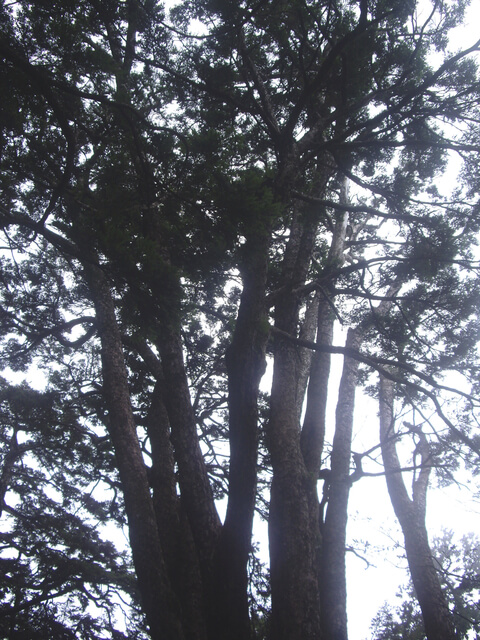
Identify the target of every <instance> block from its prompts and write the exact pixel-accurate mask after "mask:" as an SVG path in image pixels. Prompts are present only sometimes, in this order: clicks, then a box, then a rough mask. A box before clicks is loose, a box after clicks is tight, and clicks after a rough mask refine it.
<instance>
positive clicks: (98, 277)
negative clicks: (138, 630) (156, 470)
mask: <svg viewBox="0 0 480 640" xmlns="http://www.w3.org/2000/svg"><path fill="white" fill-rule="evenodd" d="M85 274H86V277H87V281H88V283H89V286H90V291H91V294H92V298H93V302H94V305H95V310H96V316H97V323H98V333H99V336H100V341H101V347H102V351H101V355H102V374H103V391H104V394H105V400H106V403H107V408H108V412H109V433H110V437H111V439H112V443H113V447H114V450H115V457H116V460H117V464H118V469H119V472H120V479H121V482H122V489H123V495H124V500H125V511H126V514H127V519H128V527H129V536H130V545H131V549H132V556H133V562H134V565H135V570H136V574H137V579H138V587H139V591H140V595H141V598H142V602H143V607H144V611H145V614H146V617H147V622H148V625H149V627H150V631H151V635H152V638H154V639H155V640H161V639H163V638H166V637H168V638H172V640H173V639H178V640H180V639H183V638H184V634H183V630H182V626H181V623H180V612H179V605H178V601H177V599H176V598H175V596H174V594H173V591H172V589H171V586H170V584H169V581H168V578H167V572H166V567H165V562H164V558H163V553H162V548H161V544H160V538H159V533H158V528H157V522H156V517H155V510H154V507H153V502H152V498H151V495H150V487H149V483H148V478H147V471H146V467H145V463H144V461H143V456H142V451H141V448H140V444H139V441H138V437H137V432H136V426H135V421H134V417H133V411H132V406H131V403H130V393H129V389H128V380H127V370H126V366H125V361H124V356H123V348H122V341H121V335H120V331H119V328H118V324H117V320H116V317H115V307H114V303H113V299H112V295H111V291H110V287H109V285H108V282H107V280H106V278H105V276H104V274H103V272H102V271H101V269H100V268H99V267H96V266H92V265H91V264H90V263H89V264H87V265H85Z"/></svg>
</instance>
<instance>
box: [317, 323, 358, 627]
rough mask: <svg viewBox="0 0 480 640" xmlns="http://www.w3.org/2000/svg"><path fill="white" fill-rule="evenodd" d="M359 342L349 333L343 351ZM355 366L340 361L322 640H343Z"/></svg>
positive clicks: (347, 360)
mask: <svg viewBox="0 0 480 640" xmlns="http://www.w3.org/2000/svg"><path fill="white" fill-rule="evenodd" d="M360 342H361V332H360V331H359V330H356V329H349V331H348V334H347V340H346V347H347V348H350V349H358V347H359V345H360ZM358 365H359V363H358V361H357V360H354V359H352V358H349V357H345V358H344V361H343V373H342V378H341V381H340V388H339V392H338V402H337V410H336V426H335V435H334V438H333V447H332V458H331V471H330V477H329V480H328V482H329V490H328V491H329V492H328V508H327V513H326V517H325V524H324V526H323V530H322V533H323V539H322V563H321V585H322V591H321V595H322V628H323V630H324V634H325V638H326V640H347V584H346V567H345V545H346V530H347V520H348V497H349V493H350V486H351V482H350V461H351V456H352V432H353V415H354V405H355V389H356V386H357V375H358Z"/></svg>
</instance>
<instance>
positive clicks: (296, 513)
mask: <svg viewBox="0 0 480 640" xmlns="http://www.w3.org/2000/svg"><path fill="white" fill-rule="evenodd" d="M315 229H316V224H315V223H314V220H312V219H308V218H307V219H305V218H303V217H302V216H300V215H298V214H297V217H296V219H295V220H294V221H293V224H292V231H291V235H290V241H289V244H288V246H287V250H286V254H285V260H284V269H283V277H282V282H285V283H286V288H285V291H284V293H282V296H281V299H279V300H278V302H277V305H276V309H275V325H276V327H277V328H279V329H281V330H283V331H286V332H288V333H289V334H291V335H292V334H294V333H295V332H296V326H297V321H298V304H299V301H298V299H297V297H296V295H295V293H294V288H295V287H296V286H298V284H300V283H302V282H303V281H304V278H305V275H306V272H307V268H308V265H309V262H310V256H311V251H312V247H313V242H314V238H315ZM274 353H275V362H274V372H273V381H272V394H271V413H270V420H269V424H268V429H267V439H268V447H269V450H270V453H271V457H272V467H273V480H272V488H271V501H270V517H269V543H270V571H271V588H272V616H271V619H272V628H271V637H272V638H275V639H276V640H287V639H288V640H294V639H297V638H298V639H299V640H300V638H301V639H302V640H310V639H312V640H313V639H314V638H315V640H318V638H319V637H320V632H321V631H320V599H319V586H318V577H317V567H318V553H319V544H320V532H319V527H318V497H317V493H316V477H314V474H309V472H308V470H307V468H306V467H305V463H304V460H303V456H302V451H301V446H300V425H299V421H298V420H299V418H298V412H297V400H298V398H297V390H298V389H297V378H296V363H297V347H296V346H295V345H293V344H292V343H291V341H288V340H286V339H285V338H283V337H281V336H279V335H278V334H276V336H275V342H274Z"/></svg>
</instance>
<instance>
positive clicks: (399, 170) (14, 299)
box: [0, 0, 478, 640]
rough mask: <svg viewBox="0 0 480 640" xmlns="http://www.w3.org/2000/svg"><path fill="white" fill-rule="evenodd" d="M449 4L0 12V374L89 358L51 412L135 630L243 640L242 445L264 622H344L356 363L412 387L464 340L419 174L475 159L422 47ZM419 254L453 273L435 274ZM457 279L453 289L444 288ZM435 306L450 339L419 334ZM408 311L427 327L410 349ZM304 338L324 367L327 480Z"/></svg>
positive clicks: (440, 42) (452, 259) (469, 223)
mask: <svg viewBox="0 0 480 640" xmlns="http://www.w3.org/2000/svg"><path fill="white" fill-rule="evenodd" d="M463 9H464V7H463V4H458V3H456V4H455V5H454V6H453V5H452V6H450V4H449V3H440V4H435V5H434V6H432V12H431V13H430V14H428V15H426V17H425V18H424V19H422V18H421V15H423V14H421V13H419V12H417V10H416V5H415V3H412V4H408V5H405V3H400V2H396V3H393V4H392V3H388V4H386V3H384V2H382V1H380V0H378V1H375V2H370V3H366V2H363V1H362V2H359V3H355V2H343V1H339V2H321V3H316V4H314V5H312V4H311V3H309V2H304V1H302V0H299V1H298V2H293V3H291V2H289V3H284V2H281V1H278V2H274V3H250V2H242V3H240V4H239V3H234V4H233V3H231V2H228V1H221V2H207V1H205V2H204V1H203V0H202V1H200V0H198V2H194V3H191V2H189V3H185V4H184V5H179V6H177V7H176V8H175V9H174V10H173V12H172V17H171V19H169V18H168V17H167V16H166V15H165V12H164V10H163V8H162V6H161V5H160V4H158V3H157V2H155V1H153V0H146V1H144V2H141V1H140V0H128V1H127V2H118V1H117V0H109V1H108V2H98V1H97V0H82V2H75V3H73V2H68V3H64V2H62V3H59V2H49V3H45V2H43V1H40V0H36V1H32V2H27V1H21V2H18V3H14V4H9V3H6V2H4V3H2V6H1V34H2V38H1V41H0V53H1V55H2V57H3V60H4V65H3V67H2V70H1V72H0V73H1V74H2V75H1V78H2V81H3V82H4V83H8V86H9V92H8V96H9V98H8V100H7V101H6V102H5V103H4V104H2V115H3V120H4V127H3V131H2V143H3V149H4V152H3V155H2V160H1V163H2V164H1V169H2V174H1V175H2V178H1V180H2V182H1V188H2V191H1V201H0V216H1V223H2V229H3V234H4V241H5V247H7V248H8V253H6V254H5V256H4V261H3V262H4V264H3V271H2V279H1V282H0V286H1V295H2V347H4V354H5V356H4V357H5V360H4V362H5V365H6V366H10V367H15V368H16V369H17V370H21V371H25V370H27V368H28V366H29V365H30V364H31V363H34V364H36V365H37V366H41V367H44V369H45V370H46V371H47V372H51V369H52V368H53V366H55V367H58V370H59V371H60V372H63V371H66V370H67V369H68V366H69V364H68V362H67V361H68V358H70V359H71V360H72V362H73V363H75V362H76V361H77V360H76V359H77V358H79V357H81V354H82V353H84V352H87V353H90V354H91V358H92V361H93V362H95V365H96V366H97V367H98V371H99V372H100V373H101V381H100V380H99V379H95V380H90V379H89V378H87V377H85V378H83V377H80V379H79V380H78V388H79V400H78V402H79V404H81V401H82V398H84V399H85V406H88V407H91V410H90V412H89V413H88V414H86V415H85V417H84V419H85V420H86V421H93V422H95V424H96V428H97V429H98V430H99V432H100V433H101V437H102V438H103V437H104V436H105V437H107V438H108V442H109V443H110V453H111V454H114V460H115V465H116V469H117V471H118V474H119V479H120V484H121V487H122V493H123V504H124V509H125V517H126V521H127V522H128V531H129V540H130V547H131V551H132V558H133V562H134V565H135V571H136V575H137V584H138V589H139V592H140V597H141V601H142V606H143V610H144V613H145V615H146V619H147V623H148V626H149V629H150V633H151V636H152V638H162V637H168V638H172V639H174V638H178V639H183V638H188V639H190V638H195V639H199V640H200V639H206V638H208V639H209V640H210V639H211V640H214V639H217V638H218V639H220V638H222V639H223V638H238V639H244V638H251V637H252V636H253V635H254V634H255V629H254V628H253V626H252V624H251V619H250V612H249V602H250V597H249V589H250V594H251V593H252V586H249V584H250V585H251V581H250V578H249V558H251V554H252V549H251V537H252V522H253V519H254V513H255V508H256V506H258V503H259V500H260V497H259V491H262V490H263V486H261V487H260V488H259V487H258V486H257V485H258V479H259V475H260V474H259V464H258V458H259V446H260V445H261V446H262V451H261V453H262V460H263V461H264V464H266V465H269V471H270V472H271V474H272V482H271V488H270V489H271V496H270V506H269V514H268V517H269V544H270V577H271V582H270V586H271V596H272V610H271V615H270V617H269V625H270V629H269V632H270V635H271V637H275V638H278V639H280V640H281V639H287V638H288V639H289V640H293V639H294V638H302V639H307V640H308V638H316V639H317V638H326V639H330V638H339V637H342V638H343V637H346V613H345V607H346V604H345V593H344V592H345V586H344V582H345V580H344V576H343V571H344V568H343V567H344V554H345V542H344V541H345V526H346V510H347V504H348V493H349V492H348V488H349V484H350V483H351V482H352V478H351V477H350V476H351V475H352V474H350V473H349V472H350V466H351V465H350V461H351V443H350V438H351V431H352V419H353V404H352V400H353V393H354V391H355V385H356V384H357V383H358V380H359V378H358V376H357V368H358V363H363V365H365V366H366V367H368V368H382V367H385V366H396V367H397V368H396V369H395V371H396V374H395V375H396V376H397V377H400V378H401V381H403V382H404V383H405V384H408V385H410V388H413V387H414V388H415V389H416V390H417V391H418V392H419V393H420V392H422V391H424V392H425V393H427V395H428V394H429V393H430V395H431V389H432V388H434V389H437V388H438V387H439V384H440V383H439V382H438V381H437V379H436V377H435V376H436V375H437V372H439V371H441V370H442V367H444V366H445V364H446V363H447V364H448V363H450V362H453V361H454V358H453V356H458V355H459V354H458V353H453V354H451V353H449V352H448V349H449V347H445V346H444V345H445V337H446V335H447V333H448V332H449V331H450V333H453V337H452V336H450V338H451V339H450V342H449V343H450V345H451V349H457V348H458V351H460V350H463V351H462V353H463V354H469V357H470V356H471V354H473V348H474V343H475V338H476V336H477V334H478V332H476V324H475V323H476V316H475V313H474V312H473V311H472V309H473V308H474V307H475V301H476V295H477V289H476V285H475V279H474V278H473V277H471V266H472V256H471V255H470V253H469V243H470V242H471V239H472V238H473V237H474V235H475V233H476V232H477V231H478V220H477V217H476V215H475V212H476V209H475V208H474V207H473V206H472V197H470V199H465V198H464V197H463V196H464V194H463V193H461V194H458V197H457V199H456V200H455V201H448V202H447V201H443V200H442V199H441V198H440V196H439V195H437V194H436V192H435V188H434V180H435V178H436V177H437V176H438V175H440V173H441V171H442V170H443V168H444V165H445V157H446V152H447V151H448V150H450V149H454V150H457V151H461V150H465V151H466V152H470V151H473V150H476V149H477V147H476V146H475V144H474V143H472V142H471V141H468V142H460V141H459V140H457V139H456V138H455V136H454V133H453V128H448V126H447V125H448V124H453V125H457V124H461V123H462V122H463V121H464V120H467V119H468V118H469V117H470V115H471V108H472V104H473V103H474V102H475V100H476V99H477V98H478V95H477V94H478V79H477V70H476V67H475V64H474V63H473V61H472V57H471V56H470V55H469V54H471V53H473V52H475V51H476V49H477V47H476V46H473V47H472V48H471V49H467V50H465V51H462V52H460V53H456V54H451V53H449V52H448V48H447V43H448V40H447V33H448V29H450V28H451V27H453V26H455V25H456V24H457V23H459V21H460V20H461V17H462V12H463ZM40 25H41V26H40ZM433 52H435V53H436V54H437V57H436V58H435V59H436V60H438V61H437V62H436V63H435V64H436V65H437V66H432V65H433V63H431V64H429V59H430V57H429V56H430V54H432V53H433ZM439 123H442V127H441V126H440V124H439ZM450 134H451V135H450ZM347 179H348V180H349V181H350V182H351V183H352V184H353V185H355V188H356V190H357V193H356V195H355V196H354V197H352V198H350V199H347V198H346V197H345V184H346V180H347ZM473 199H474V198H473ZM442 261H443V262H447V263H448V264H449V265H455V269H456V271H455V269H453V270H452V272H453V271H454V272H455V276H452V275H451V276H450V281H449V282H447V279H448V278H447V276H446V275H442V277H443V280H442V279H441V278H440V281H439V282H438V283H437V284H435V282H436V278H437V274H438V269H437V265H438V263H439V262H442ZM399 281H401V282H402V283H405V287H406V292H405V294H404V296H403V298H400V297H399V296H398V295H397V294H398V292H397V290H396V289H395V287H394V285H395V283H398V282H399ZM459 281H461V282H462V285H463V286H464V288H465V290H470V291H471V292H472V296H471V297H470V298H469V299H468V301H466V300H464V298H463V297H461V296H460V300H461V304H460V303H459V297H458V296H453V295H452V296H450V298H447V296H446V291H447V290H448V289H449V287H450V288H451V286H452V283H453V284H455V283H458V282H459ZM392 287H393V289H392ZM409 291H410V293H409ZM382 300H383V301H385V303H386V304H387V306H388V305H390V306H391V307H392V308H395V309H397V310H398V314H397V315H395V316H392V317H391V318H390V316H389V317H388V318H387V319H384V318H383V315H382V314H379V313H378V309H377V308H376V307H377V302H379V303H380V304H381V303H382ZM384 306H385V305H384ZM453 308H454V309H455V310H456V312H457V314H458V315H457V316H456V317H457V319H458V320H459V322H460V323H464V322H465V321H470V325H471V327H473V328H475V332H476V333H475V334H473V333H470V336H471V337H470V342H468V341H467V340H466V339H465V332H466V329H465V327H463V329H464V330H463V333H462V331H461V330H460V328H459V330H458V331H457V332H456V331H455V330H453V331H452V330H451V328H448V329H447V327H446V326H445V324H444V321H445V318H446V317H447V316H448V318H449V319H450V318H451V317H452V313H453V312H452V311H451V310H452V309H453ZM382 309H383V307H382ZM418 309H421V310H422V313H423V317H427V318H434V320H432V321H431V324H432V326H434V327H437V326H439V325H440V326H443V328H444V333H443V334H442V333H441V331H437V333H436V334H435V339H436V340H437V342H438V345H437V351H435V349H433V350H429V349H428V346H427V347H426V346H425V339H424V337H423V336H422V335H421V330H420V329H419V328H418V325H417V324H415V323H413V324H412V322H411V316H413V315H414V314H415V313H416V311H418ZM429 314H430V316H429ZM443 314H444V315H443ZM399 316H400V317H404V323H403V325H401V324H400V325H399V323H398V317H399ZM339 318H341V319H342V320H343V321H344V322H345V323H347V322H348V323H349V324H350V325H351V331H350V333H349V335H350V339H349V342H348V343H347V344H346V345H344V346H341V347H336V346H333V344H332V342H333V337H332V336H333V326H334V320H335V319H339ZM396 321H397V322H396ZM360 334H361V335H360ZM360 338H361V339H360ZM412 338H413V339H412ZM402 340H403V342H402ZM403 343H408V345H410V346H409V348H403ZM400 344H402V348H400V347H399V345H400ZM362 349H364V350H363V351H362ZM367 349H368V353H367V352H366V350H367ZM309 352H311V354H310V355H309ZM331 352H336V353H342V354H344V355H345V365H344V367H345V376H344V382H343V383H342V387H341V392H340V394H339V399H338V409H337V418H338V419H337V432H336V435H335V438H334V440H333V443H332V451H331V469H329V468H328V456H327V450H326V447H325V410H326V409H325V407H326V404H325V403H326V397H327V394H328V391H329V389H328V379H329V357H328V354H329V353H331ZM450 356H452V359H449V357H450ZM472 357H473V356H472ZM442 358H443V359H442ZM268 360H270V361H271V362H272V371H273V377H272V387H271V392H270V394H269V395H268V398H267V399H266V403H267V404H268V407H267V409H266V410H265V411H263V409H264V406H260V405H259V402H260V397H261V396H260V391H259V388H260V381H261V378H262V375H263V373H264V371H265V367H266V364H267V361H268ZM447 361H448V362H447ZM70 366H72V365H71V364H70ZM364 375H365V374H364ZM402 376H403V377H402ZM49 384H50V385H51V388H52V390H58V391H59V392H61V393H64V394H65V393H67V391H66V390H65V388H64V387H62V384H61V376H59V375H51V376H50V380H49ZM317 394H318V396H317ZM305 395H307V396H308V400H307V404H306V410H305V411H306V413H305V416H304V419H303V426H302V427H301V424H302V407H303V404H304V397H305ZM92 398H95V400H96V401H95V402H93V401H92ZM266 414H267V415H268V417H266ZM106 441H107V440H106ZM263 447H265V449H264V448H263ZM357 470H358V471H360V467H359V468H358V469H357ZM352 472H353V475H354V474H355V469H354V470H352ZM319 477H321V478H323V479H326V478H328V484H329V487H330V493H329V495H328V505H327V507H326V511H325V509H324V507H325V502H324V500H322V503H319V497H318V495H317V484H318V479H319ZM221 498H225V500H226V515H225V518H224V520H223V521H222V520H221V518H220V517H219V515H218V500H220V499H221ZM326 498H327V491H325V500H326ZM324 511H325V514H324ZM324 515H325V518H324ZM333 547H335V548H336V551H335V554H334V555H331V553H330V552H331V550H332V549H333ZM333 557H335V558H336V560H335V563H333V565H332V566H328V558H333ZM252 564H254V563H253V562H252ZM327 576H331V577H330V578H328V579H327ZM339 584H340V587H339V588H337V587H336V586H335V585H339ZM333 593H340V595H341V598H340V599H339V600H338V602H339V605H338V610H336V611H335V614H334V616H331V615H330V612H331V609H330V606H329V602H330V601H331V596H332V594H333ZM333 618H335V620H336V621H337V622H338V621H339V624H337V623H336V622H335V620H333Z"/></svg>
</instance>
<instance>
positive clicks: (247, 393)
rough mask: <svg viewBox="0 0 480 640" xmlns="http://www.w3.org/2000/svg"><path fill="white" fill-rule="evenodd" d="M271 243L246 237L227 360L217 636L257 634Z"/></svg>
mask: <svg viewBox="0 0 480 640" xmlns="http://www.w3.org/2000/svg"><path fill="white" fill-rule="evenodd" d="M268 241H269V234H268V233H267V232H265V233H261V232H257V233H255V235H253V236H251V237H248V238H247V244H246V246H245V254H244V264H243V267H242V278H243V293H242V297H241V301H240V307H239V311H238V318H237V323H236V326H235V331H234V334H233V338H232V344H231V345H230V347H229V349H228V352H227V358H226V361H227V371H228V397H229V439H230V470H229V492H228V505H227V512H226V517H225V523H224V525H223V529H222V533H221V536H220V540H219V544H218V547H217V553H216V559H215V575H214V580H213V582H214V589H215V592H216V593H215V596H216V597H215V599H216V603H217V606H216V609H215V619H214V621H212V628H214V629H215V636H214V637H215V638H218V640H223V639H224V638H229V640H245V639H247V638H250V637H252V630H251V625H250V619H249V609H248V572H247V565H248V557H249V554H250V551H251V537H252V525H253V514H254V508H255V494H256V485H257V454H258V406H257V403H258V387H259V384H260V380H261V378H262V376H263V374H264V372H265V348H266V342H267V338H268V331H267V318H266V309H265V286H266V279H267V255H268Z"/></svg>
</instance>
